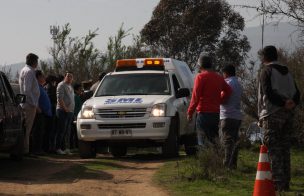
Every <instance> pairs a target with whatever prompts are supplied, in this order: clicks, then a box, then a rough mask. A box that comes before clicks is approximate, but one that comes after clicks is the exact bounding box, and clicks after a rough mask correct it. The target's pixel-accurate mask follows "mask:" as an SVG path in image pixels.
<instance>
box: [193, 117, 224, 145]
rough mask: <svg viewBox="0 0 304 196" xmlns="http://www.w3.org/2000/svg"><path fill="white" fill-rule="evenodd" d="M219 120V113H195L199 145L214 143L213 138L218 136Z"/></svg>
mask: <svg viewBox="0 0 304 196" xmlns="http://www.w3.org/2000/svg"><path fill="white" fill-rule="evenodd" d="M219 121H220V115H219V113H203V112H200V113H198V114H197V118H196V129H197V140H198V145H199V146H203V145H204V144H207V143H212V144H214V143H215V139H216V138H218V124H219Z"/></svg>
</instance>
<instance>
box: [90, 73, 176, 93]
mask: <svg viewBox="0 0 304 196" xmlns="http://www.w3.org/2000/svg"><path fill="white" fill-rule="evenodd" d="M170 94H171V92H170V82H169V77H168V74H154V73H145V74H142V73H141V74H119V75H109V76H106V77H105V78H104V80H103V81H102V83H101V85H100V86H99V88H98V90H97V93H96V94H95V97H102V96H118V95H170Z"/></svg>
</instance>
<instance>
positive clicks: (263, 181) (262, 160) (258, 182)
mask: <svg viewBox="0 0 304 196" xmlns="http://www.w3.org/2000/svg"><path fill="white" fill-rule="evenodd" d="M253 196H275V189H274V184H273V181H272V175H271V168H270V162H269V158H268V149H267V147H266V146H265V145H261V149H260V157H259V163H258V170H257V174H256V178H255V183H254V191H253Z"/></svg>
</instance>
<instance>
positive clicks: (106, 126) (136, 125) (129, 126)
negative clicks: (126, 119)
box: [98, 123, 146, 129]
mask: <svg viewBox="0 0 304 196" xmlns="http://www.w3.org/2000/svg"><path fill="white" fill-rule="evenodd" d="M98 128H99V129H136V128H137V129H140V128H146V123H126V124H98Z"/></svg>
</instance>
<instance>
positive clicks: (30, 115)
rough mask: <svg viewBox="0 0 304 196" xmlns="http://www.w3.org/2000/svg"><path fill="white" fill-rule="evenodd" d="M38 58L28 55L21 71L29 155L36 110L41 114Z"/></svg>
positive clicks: (21, 89)
mask: <svg viewBox="0 0 304 196" xmlns="http://www.w3.org/2000/svg"><path fill="white" fill-rule="evenodd" d="M38 58H39V57H38V56H37V55H35V54H32V53H30V54H28V55H27V56H26V65H25V66H24V67H23V68H22V69H21V71H20V75H19V84H20V93H21V94H25V95H26V101H25V103H24V104H22V105H21V107H22V110H23V113H24V119H25V130H26V131H25V137H24V154H28V153H29V143H30V141H29V140H30V135H31V130H32V126H33V122H34V119H35V116H36V110H38V112H40V111H39V110H40V109H39V107H38V100H39V96H40V91H39V85H38V82H37V79H36V74H35V69H36V68H37V66H38Z"/></svg>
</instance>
